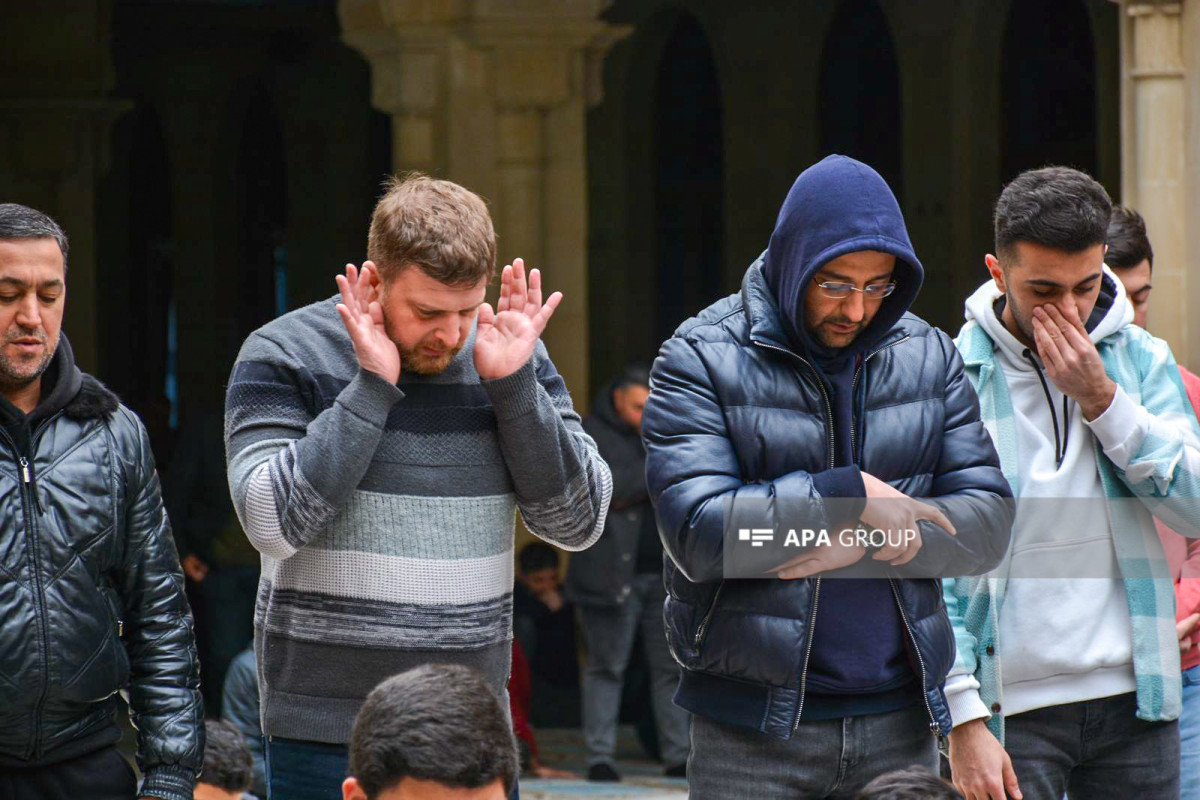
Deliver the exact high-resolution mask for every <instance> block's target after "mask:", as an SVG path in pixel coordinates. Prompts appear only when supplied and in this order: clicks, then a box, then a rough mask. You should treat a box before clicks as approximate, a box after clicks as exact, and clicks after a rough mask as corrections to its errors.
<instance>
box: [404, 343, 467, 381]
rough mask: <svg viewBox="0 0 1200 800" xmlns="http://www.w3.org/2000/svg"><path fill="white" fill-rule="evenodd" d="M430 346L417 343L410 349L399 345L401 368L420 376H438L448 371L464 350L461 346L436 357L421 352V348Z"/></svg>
mask: <svg viewBox="0 0 1200 800" xmlns="http://www.w3.org/2000/svg"><path fill="white" fill-rule="evenodd" d="M428 346H429V345H428V344H425V343H422V342H417V346H416V347H413V348H411V349H410V348H405V347H400V345H398V344H397V345H396V347H397V349H398V350H399V351H400V368H401V369H404V370H406V371H408V372H415V373H417V374H418V375H438V374H441V373H443V372H445V371H446V368H447V367H449V366H450V362H451V361H453V360H454V357H455V356H457V355H458V351H460V350H462V345H461V344H460V345H459V346H458V347H455V348H453V349H451V350H447V351H445V352H444V353H442V354H441V355H439V356H436V357H434V356H428V355H426V354H424V353H422V352H421V348H423V347H428Z"/></svg>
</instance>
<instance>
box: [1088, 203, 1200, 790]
mask: <svg viewBox="0 0 1200 800" xmlns="http://www.w3.org/2000/svg"><path fill="white" fill-rule="evenodd" d="M1104 263H1105V264H1107V265H1108V266H1109V267H1110V268H1112V271H1113V272H1115V273H1116V275H1117V277H1118V278H1120V279H1121V283H1122V285H1124V287H1125V293H1126V294H1127V295H1129V302H1130V304H1131V305H1132V306H1133V324H1134V325H1139V326H1141V327H1143V328H1146V327H1148V326H1147V324H1146V322H1147V318H1148V315H1149V309H1150V292H1151V290H1152V288H1153V287H1152V286H1151V284H1150V278H1151V276H1152V274H1153V271H1154V248H1153V247H1152V246H1151V245H1150V237H1149V236H1148V235H1147V233H1146V221H1145V220H1144V219H1142V215H1141V214H1139V213H1138V212H1137V211H1134V210H1133V209H1132V208H1127V207H1126V206H1116V207H1115V208H1113V213H1112V218H1111V219H1110V220H1109V223H1108V252H1107V253H1105V254H1104ZM1179 379H1180V380H1181V381H1182V382H1183V388H1184V390H1185V391H1186V392H1187V396H1188V400H1189V402H1190V404H1191V408H1192V412H1193V413H1200V378H1198V377H1196V376H1195V375H1194V374H1192V373H1191V372H1190V371H1189V370H1188V369H1187V367H1185V366H1183V365H1182V364H1180V365H1179ZM1154 522H1155V525H1156V527H1157V528H1158V538H1159V539H1160V540H1161V541H1162V545H1163V551H1164V552H1165V553H1166V554H1167V563H1168V564H1170V566H1171V577H1172V579H1174V581H1175V607H1176V610H1175V620H1176V622H1175V633H1176V635H1177V636H1178V637H1179V658H1180V661H1181V662H1182V664H1181V666H1182V668H1183V713H1182V714H1180V716H1179V746H1180V756H1181V757H1180V762H1179V790H1180V796H1181V797H1200V646H1197V644H1198V642H1200V634H1198V632H1197V630H1196V628H1197V624H1198V623H1200V539H1188V538H1185V537H1183V536H1180V535H1179V534H1178V533H1176V532H1175V531H1173V530H1171V529H1170V528H1169V527H1167V526H1166V525H1165V524H1164V523H1163V522H1162V521H1161V520H1155V521H1154Z"/></svg>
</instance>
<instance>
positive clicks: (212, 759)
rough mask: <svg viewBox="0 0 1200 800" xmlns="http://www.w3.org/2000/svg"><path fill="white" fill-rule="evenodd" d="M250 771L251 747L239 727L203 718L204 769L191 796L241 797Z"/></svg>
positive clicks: (198, 799) (204, 799) (199, 799)
mask: <svg viewBox="0 0 1200 800" xmlns="http://www.w3.org/2000/svg"><path fill="white" fill-rule="evenodd" d="M252 775H253V769H252V762H251V759H250V750H249V749H248V748H247V747H246V741H245V739H243V738H242V734H241V731H239V730H238V729H237V728H235V727H233V726H232V725H230V724H229V723H228V722H224V721H222V720H215V719H210V720H205V722H204V770H203V771H202V772H201V773H200V778H199V779H198V780H197V781H196V793H195V795H194V796H193V797H194V800H243V798H249V797H250V796H249V795H247V794H246V792H247V791H248V790H249V789H250V783H251V777H252Z"/></svg>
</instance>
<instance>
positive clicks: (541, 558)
mask: <svg viewBox="0 0 1200 800" xmlns="http://www.w3.org/2000/svg"><path fill="white" fill-rule="evenodd" d="M517 567H518V572H519V576H520V579H521V583H523V584H525V588H526V589H528V590H529V591H531V592H533V593H534V594H540V593H541V592H544V591H548V590H550V589H553V588H555V587H557V586H558V552H557V551H556V550H555V549H554V548H553V547H551V546H550V545H548V544H544V543H542V542H530V543H529V544H527V545H525V546H524V547H522V548H521V553H520V555H518V556H517Z"/></svg>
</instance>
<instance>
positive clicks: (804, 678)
mask: <svg viewBox="0 0 1200 800" xmlns="http://www.w3.org/2000/svg"><path fill="white" fill-rule="evenodd" d="M751 341H753V342H754V343H755V344H757V345H758V346H759V347H765V348H767V349H768V350H778V351H779V352H780V353H784V354H785V355H788V356H791V357H792V358H794V359H796V360H797V361H799V362H800V363H801V364H803V365H804V366H806V367H808V368H809V370H811V371H812V372H813V374H814V375H816V372H817V370H816V368H815V367H814V366H813V365H812V364H810V363H808V361H807V360H805V359H804V358H802V357H801V356H798V355H796V354H795V353H793V352H792V351H790V350H785V349H784V348H782V347H776V346H774V345H770V344H766V343H765V342H759V341H756V340H753V339H752V340H751ZM816 377H817V388H818V389H820V390H821V399H822V400H824V401H825V429H826V430H827V431H829V468H830V469H833V463H834V450H833V447H834V441H833V405H832V404H831V403H830V402H829V394H828V393H827V392H826V391H825V384H824V383H822V381H821V376H820V375H817V376H816ZM820 601H821V576H820V575H818V576H817V580H816V583H815V584H814V585H813V601H812V611H811V612H810V613H809V615H808V641H807V642H806V643H805V647H804V663H803V664H802V665H801V666H800V698H799V699H798V700H797V701H796V719H795V720H793V722H792V733H795V732H796V731H797V730H798V729H799V728H800V714H801V712H803V711H804V692H805V690H806V689H807V687H808V659H809V657H810V656H811V655H812V643H813V631H814V630H815V629H816V627H817V606H818V605H819V603H820Z"/></svg>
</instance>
